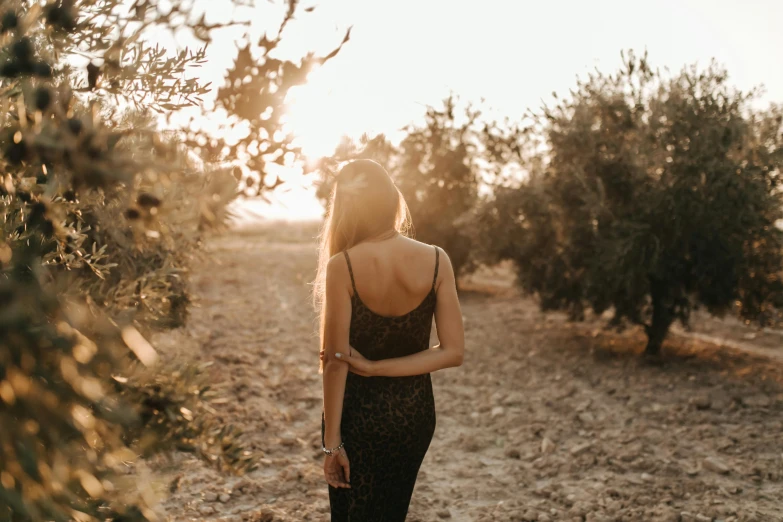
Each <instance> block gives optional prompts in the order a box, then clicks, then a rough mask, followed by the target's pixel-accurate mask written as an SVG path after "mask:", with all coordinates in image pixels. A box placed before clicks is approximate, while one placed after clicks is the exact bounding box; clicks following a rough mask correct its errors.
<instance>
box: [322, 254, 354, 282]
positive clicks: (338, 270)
mask: <svg viewBox="0 0 783 522" xmlns="http://www.w3.org/2000/svg"><path fill="white" fill-rule="evenodd" d="M346 261H347V260H346V259H345V255H344V254H343V253H342V252H340V253H339V254H335V255H333V256H332V257H330V258H329V261H327V262H326V283H327V285H330V284H334V283H340V282H343V281H348V279H349V274H348V263H347V262H346Z"/></svg>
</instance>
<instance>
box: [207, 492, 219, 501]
mask: <svg viewBox="0 0 783 522" xmlns="http://www.w3.org/2000/svg"><path fill="white" fill-rule="evenodd" d="M217 499H218V495H217V493H215V492H214V491H207V492H206V493H204V501H205V502H215V501H216V500H217Z"/></svg>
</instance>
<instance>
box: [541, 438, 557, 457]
mask: <svg viewBox="0 0 783 522" xmlns="http://www.w3.org/2000/svg"><path fill="white" fill-rule="evenodd" d="M553 451H555V443H554V442H552V439H550V438H549V437H544V438H543V439H541V453H552V452H553Z"/></svg>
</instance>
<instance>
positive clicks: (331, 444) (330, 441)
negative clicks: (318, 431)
mask: <svg viewBox="0 0 783 522" xmlns="http://www.w3.org/2000/svg"><path fill="white" fill-rule="evenodd" d="M342 442H343V438H342V437H341V436H340V435H339V434H337V435H331V436H329V435H327V436H325V437H324V448H326V449H333V448H336V447H337V446H339V445H340V444H342Z"/></svg>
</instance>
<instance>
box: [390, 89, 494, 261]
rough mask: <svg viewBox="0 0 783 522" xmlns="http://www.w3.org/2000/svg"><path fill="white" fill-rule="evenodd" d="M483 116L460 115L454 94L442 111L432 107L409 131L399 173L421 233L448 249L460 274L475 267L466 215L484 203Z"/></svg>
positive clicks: (475, 113) (468, 111) (397, 176)
mask: <svg viewBox="0 0 783 522" xmlns="http://www.w3.org/2000/svg"><path fill="white" fill-rule="evenodd" d="M478 116H479V112H478V111H475V110H473V109H471V108H470V107H468V108H466V109H465V111H464V114H462V113H460V112H459V110H458V108H457V103H456V100H455V99H454V97H449V98H446V99H445V100H444V102H443V107H442V108H441V109H436V108H434V107H428V108H427V112H426V113H425V117H424V124H423V125H420V126H416V125H411V126H410V127H409V128H408V129H407V135H406V137H405V138H404V139H403V140H402V143H401V144H400V157H399V160H398V164H397V166H396V169H395V172H394V179H395V182H396V183H397V186H398V187H399V189H400V192H402V194H403V195H404V196H405V200H406V201H407V203H408V208H409V210H410V213H411V218H412V220H413V226H414V229H415V231H416V237H417V238H418V239H420V240H421V241H424V242H425V243H432V244H437V245H439V246H441V247H443V248H444V249H445V250H446V252H448V254H449V257H450V258H451V263H452V265H453V267H454V273H455V274H457V275H459V274H461V273H463V272H465V271H466V270H467V269H468V268H469V261H470V253H471V241H470V237H469V235H468V232H467V229H466V218H467V217H468V216H469V212H470V211H471V210H472V209H473V207H474V206H475V205H476V203H477V202H478V188H479V177H478V167H477V165H476V156H477V151H476V147H477V134H476V130H475V126H476V120H477V118H478Z"/></svg>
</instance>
